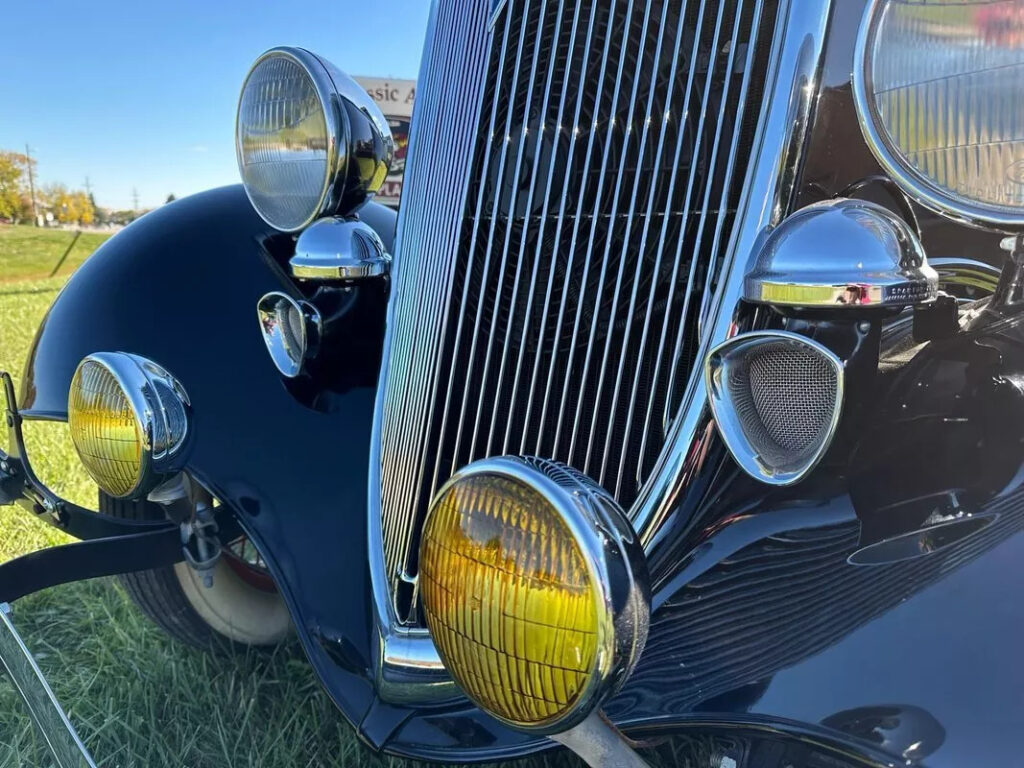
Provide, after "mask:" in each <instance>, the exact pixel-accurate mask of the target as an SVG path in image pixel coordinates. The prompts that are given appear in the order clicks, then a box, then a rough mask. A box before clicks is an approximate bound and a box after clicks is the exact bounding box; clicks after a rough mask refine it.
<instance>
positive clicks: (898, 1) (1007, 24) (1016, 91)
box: [853, 0, 1024, 230]
mask: <svg viewBox="0 0 1024 768" xmlns="http://www.w3.org/2000/svg"><path fill="white" fill-rule="evenodd" d="M853 75H854V77H853V90H854V98H855V101H856V104H857V113H858V119H859V121H860V124H861V129H862V131H863V133H864V136H865V138H866V140H867V143H868V145H869V146H870V147H871V150H872V152H873V153H874V154H875V156H876V157H877V158H878V161H879V162H880V163H881V165H882V167H883V168H885V170H886V171H887V172H888V173H889V174H890V175H891V176H892V177H893V179H894V180H895V181H897V183H899V184H900V186H901V187H902V188H903V189H904V190H905V191H906V192H907V193H908V194H909V195H911V196H912V197H913V198H915V199H916V200H917V201H918V202H920V203H921V204H922V205H926V206H928V207H930V208H932V209H934V210H938V211H941V212H945V213H947V214H950V215H952V216H954V217H956V218H958V219H961V220H966V221H968V222H971V223H975V224H991V225H995V226H996V227H999V228H1003V229H1010V230H1017V229H1019V228H1020V227H1021V226H1022V225H1024V5H1022V4H1021V3H1020V2H1019V0H994V1H992V2H970V3H969V2H962V1H961V0H939V1H938V2H929V3H921V2H913V3H911V2H906V0H871V2H869V3H868V6H867V8H866V10H865V15H864V19H863V21H862V23H861V29H860V36H859V39H858V44H857V52H856V61H855V64H854V73H853Z"/></svg>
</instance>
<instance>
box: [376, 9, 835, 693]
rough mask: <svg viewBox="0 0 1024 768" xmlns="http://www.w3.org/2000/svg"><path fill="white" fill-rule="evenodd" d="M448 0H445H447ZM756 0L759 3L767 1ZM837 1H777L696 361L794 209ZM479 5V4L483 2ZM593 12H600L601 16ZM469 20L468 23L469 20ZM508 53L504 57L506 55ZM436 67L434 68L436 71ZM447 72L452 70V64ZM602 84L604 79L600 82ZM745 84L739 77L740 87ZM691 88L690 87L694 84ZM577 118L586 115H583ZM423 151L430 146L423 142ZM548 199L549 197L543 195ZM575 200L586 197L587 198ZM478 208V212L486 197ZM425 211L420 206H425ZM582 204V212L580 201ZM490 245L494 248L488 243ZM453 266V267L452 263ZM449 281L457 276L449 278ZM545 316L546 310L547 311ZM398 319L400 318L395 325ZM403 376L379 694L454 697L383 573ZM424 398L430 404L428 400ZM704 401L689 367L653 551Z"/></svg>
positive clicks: (652, 527) (656, 484)
mask: <svg viewBox="0 0 1024 768" xmlns="http://www.w3.org/2000/svg"><path fill="white" fill-rule="evenodd" d="M550 1H553V0H550ZM441 2H444V0H441ZM597 2H599V0H595V7H596V3H597ZM613 2H614V0H613ZM758 2H759V6H760V0H758ZM437 5H438V4H436V5H435V10H434V16H433V17H432V21H431V32H430V33H428V39H429V38H430V37H431V35H432V34H433V32H434V27H435V26H436V25H437V23H438V20H437V13H438V11H437ZM831 7H832V0H800V2H796V0H782V2H780V6H779V10H778V19H779V21H778V22H777V23H776V25H775V29H776V38H775V40H774V43H773V47H772V51H771V54H770V59H769V65H768V73H767V76H766V79H765V82H766V90H765V98H764V107H763V111H762V115H761V118H760V120H759V125H758V129H757V134H756V136H755V141H754V143H753V146H754V147H755V148H757V149H755V150H753V151H752V152H751V157H752V158H754V159H753V161H752V163H751V166H750V168H749V170H748V172H747V176H746V183H745V185H744V188H743V192H742V196H741V198H740V204H739V208H738V211H737V215H736V219H735V224H734V225H733V227H732V234H731V236H730V240H729V244H728V249H727V251H726V252H725V254H724V255H723V258H722V269H721V276H720V280H719V286H718V289H717V290H716V292H715V295H714V297H713V298H712V299H711V300H710V302H709V304H708V311H707V315H706V316H707V317H708V318H713V324H712V325H710V326H709V328H708V330H707V332H706V333H705V334H703V338H702V342H701V348H700V350H698V353H697V357H696V359H697V360H701V359H703V358H704V357H705V356H706V353H707V350H708V349H710V348H711V346H713V345H714V344H717V343H719V342H721V341H722V340H724V339H725V338H727V336H728V333H729V327H730V325H731V323H732V319H733V311H734V309H735V307H736V306H737V303H738V301H739V298H740V294H741V290H742V282H743V275H744V271H745V267H746V260H747V256H749V255H750V254H752V253H753V252H754V251H755V247H756V246H757V245H758V244H759V243H760V241H761V239H762V238H763V237H764V236H765V234H766V232H767V231H768V230H769V229H770V228H771V227H772V226H774V225H775V224H777V223H778V221H779V220H780V219H781V218H782V216H783V215H784V214H785V213H786V212H787V211H788V210H789V208H790V205H791V201H792V197H793V193H794V185H795V180H796V176H797V173H798V169H799V167H800V163H801V160H802V157H803V150H804V144H805V139H806V134H807V129H808V126H809V122H810V117H811V114H812V110H813V107H814V104H815V102H816V100H817V95H818V76H819V72H820V68H821V63H822V58H823V54H824V37H825V32H826V29H827V25H828V20H829V18H830V16H831ZM476 10H477V11H478V10H479V8H478V9H476ZM451 15H458V16H460V17H463V20H465V18H466V17H469V16H474V14H473V13H460V14H449V17H450V16H451ZM591 19H593V15H592V16H591ZM701 19H702V20H703V5H702V8H701ZM466 26H468V23H467V24H466ZM506 32H507V27H506ZM591 32H592V30H590V29H588V35H587V43H586V46H587V51H586V55H587V56H588V57H589V56H590V53H591V50H590V47H591ZM609 37H610V36H606V39H605V44H604V45H605V58H604V61H607V46H608V45H609V42H610V41H609ZM506 42H507V38H506ZM504 58H505V57H504V56H502V58H501V61H502V62H503V61H504ZM429 67H430V59H429V57H428V58H425V60H424V67H423V73H424V77H423V80H424V83H425V82H426V80H427V79H428V77H429V75H430V74H433V73H432V72H430V69H429ZM436 69H437V68H436V67H435V68H434V71H435V72H436ZM690 69H691V72H690V75H689V78H691V80H692V77H693V75H694V73H693V70H694V69H695V68H693V67H691V68H690ZM446 74H447V76H450V74H449V73H446ZM604 79H605V78H604V77H602V78H601V81H602V83H603V81H604ZM744 82H748V80H747V78H746V76H745V77H744ZM691 85H692V83H691ZM598 87H601V86H600V84H599V85H598ZM745 87H746V86H741V88H745ZM421 90H422V91H423V92H424V93H425V94H430V93H431V92H432V91H433V90H434V89H428V88H426V87H425V86H421ZM687 93H689V90H688V91H687ZM579 104H580V102H579V101H577V106H576V115H577V117H578V115H579ZM418 109H419V110H420V114H426V113H427V112H428V111H431V112H432V111H433V110H432V109H430V108H428V107H425V106H423V105H420V106H418ZM560 114H561V113H560ZM478 120H479V118H478V117H477V118H476V119H474V120H473V121H472V123H471V124H472V125H476V124H477V123H478ZM491 122H492V126H493V123H494V122H495V119H494V117H493V116H492V120H491ZM576 123H577V124H578V120H577V121H576ZM423 125H424V123H423V120H422V119H421V120H420V121H415V120H414V125H413V130H414V133H413V137H412V139H413V140H412V141H411V142H410V144H411V146H412V147H413V149H412V152H413V154H414V155H415V154H418V152H417V149H419V148H420V147H423V146H424V145H423V144H421V143H420V142H427V141H429V140H430V137H429V136H428V135H426V134H425V133H424V131H425V129H424V128H423V127H422V126H423ZM680 133H681V132H680ZM421 134H423V135H421ZM594 135H595V132H594V131H591V132H590V136H589V138H588V142H587V143H588V146H587V154H586V158H587V160H586V167H587V168H588V169H589V162H590V157H591V154H592V153H591V149H592V146H593V141H594ZM576 138H577V136H576V135H575V133H574V135H573V136H572V138H571V140H570V148H569V153H570V157H571V156H572V153H573V152H574V151H575V150H576V146H577V141H576ZM677 144H678V145H677V147H676V155H675V156H676V158H677V159H678V157H679V155H680V151H681V139H680V142H678V143H677ZM420 151H427V150H425V149H422V150H420ZM734 152H735V147H733V148H731V149H730V155H731V156H732V155H733V153H734ZM503 154H504V153H503ZM410 160H411V158H410ZM435 160H436V159H435ZM485 162H486V160H485ZM503 165H504V162H503ZM466 175H468V174H466ZM442 178H443V177H442ZM567 180H568V179H566V181H567ZM467 188H468V180H467V187H463V188H462V191H461V194H462V196H463V199H464V198H465V196H466V191H467ZM549 192H550V182H549V189H548V190H546V192H545V195H547V194H548V193H549ZM563 192H564V189H563ZM443 193H444V192H442V194H443ZM691 195H692V193H691ZM567 197H568V195H566V194H563V195H562V200H561V202H560V204H559V217H558V225H557V226H558V229H557V230H556V232H557V236H561V226H562V223H563V221H564V216H563V214H564V212H565V207H566V199H567ZM545 199H547V198H546V197H545ZM405 202H408V201H403V203H405ZM577 205H578V206H579V205H580V203H578V204H577ZM477 210H478V211H479V205H478V209H477ZM408 211H409V207H408V206H406V207H404V208H403V214H404V215H400V218H399V237H398V242H399V253H398V254H397V255H396V267H395V271H396V275H400V274H401V271H402V270H403V269H415V268H416V265H408V266H406V265H404V264H402V263H401V254H400V248H401V246H400V244H401V242H403V240H404V238H406V237H414V236H417V235H418V234H419V232H418V226H419V224H420V222H415V223H414V222H412V216H410V215H409V213H408ZM461 212H462V209H461V208H460V209H459V211H458V213H459V214H461ZM417 213H418V214H422V212H419V211H418V212H417ZM577 213H579V211H578V210H577ZM421 218H422V216H421ZM480 218H481V217H480V216H479V215H478V216H476V217H474V227H476V228H478V227H479V223H480ZM574 218H575V223H574V225H573V227H574V230H573V235H572V245H571V248H570V254H571V253H572V252H573V251H574V250H575V245H576V235H577V233H578V229H579V222H580V220H581V218H582V217H581V216H579V215H577V216H575V217H574ZM717 236H718V235H716V237H717ZM660 237H661V239H662V241H663V240H664V238H665V237H666V233H665V230H664V228H663V231H662V233H661V235H660ZM488 252H490V249H489V251H488ZM740 254H747V256H743V257H740ZM445 257H446V258H447V257H448V254H445ZM570 258H571V256H570ZM680 258H681V256H680V254H679V253H677V254H676V262H675V265H674V270H675V272H674V273H673V276H674V277H675V276H676V275H678V271H679V264H680ZM448 268H451V267H450V264H449V265H448ZM438 269H440V267H438V266H436V265H435V272H436V271H437V270H438ZM442 282H443V281H442ZM674 282H675V281H674ZM396 284H397V285H399V286H401V279H400V278H399V277H396ZM448 284H450V281H449V283H448ZM550 287H551V286H550V285H549V286H548V290H547V291H546V295H545V306H547V302H548V301H549V299H550V294H551V291H550ZM565 291H566V287H565V286H563V298H564V293H565ZM438 293H441V294H444V296H443V298H444V300H445V301H447V300H448V296H447V292H446V291H439V292H438ZM431 298H433V297H429V296H428V297H423V301H424V302H429V303H430V305H431V306H434V305H436V301H434V302H431V301H430V300H431ZM397 304H398V302H397V301H396V299H395V298H393V299H392V302H391V306H390V308H389V318H388V329H389V333H388V338H387V339H386V341H385V367H386V366H387V364H388V363H387V361H388V359H389V354H388V349H389V348H390V347H391V345H392V344H395V345H402V351H403V352H404V353H406V354H410V353H413V352H415V353H418V354H427V353H430V354H433V355H434V357H433V358H432V365H431V366H430V369H431V370H433V371H434V372H435V378H434V381H433V382H432V383H431V389H432V390H433V389H434V388H435V387H436V385H437V382H438V379H437V374H438V372H439V371H438V368H439V365H440V361H439V360H437V359H436V357H437V355H436V347H434V348H432V349H431V350H423V349H422V348H420V347H418V348H417V349H416V350H411V349H409V347H410V346H411V343H412V340H411V338H410V337H411V333H412V325H413V323H412V322H411V321H412V318H410V317H409V316H408V314H403V316H402V317H401V318H395V317H394V314H395V307H396V305H397ZM564 305H565V302H564V301H563V303H562V305H561V306H562V307H563V308H564ZM406 309H407V312H410V311H411V308H409V307H407V308H406ZM423 314H424V313H422V312H417V315H418V316H419V317H420V319H422V316H423ZM546 316H547V313H545V317H546ZM561 320H562V313H561V311H560V312H559V320H558V322H559V324H561ZM396 322H397V323H398V324H397V325H396ZM393 329H397V330H396V334H397V336H396V337H395V338H394V339H392V338H391V333H390V332H391V330H393ZM420 330H422V329H420ZM538 367H539V366H535V368H534V373H533V376H532V378H531V384H530V392H531V395H532V393H533V392H534V391H535V389H534V388H535V386H536V384H537V383H538V375H537V369H538ZM455 374H456V372H454V371H452V372H451V373H450V376H454V375H455ZM395 378H396V377H394V376H388V375H387V371H386V370H385V371H382V375H381V381H382V382H383V384H382V385H381V386H380V387H379V389H378V399H377V412H376V417H375V434H374V437H373V441H372V445H371V472H370V477H369V481H370V482H369V485H370V488H369V491H370V499H371V503H370V509H369V516H370V544H371V546H370V560H371V574H372V577H373V584H374V597H375V602H376V605H377V611H378V619H379V624H380V653H379V658H380V666H379V668H378V680H377V688H378V694H379V695H380V696H381V698H382V699H385V700H388V701H404V702H414V703H417V704H425V703H428V702H439V701H442V700H447V699H450V698H452V697H453V696H456V695H457V691H456V690H455V689H454V687H453V685H452V683H451V681H450V679H449V678H448V677H447V674H446V673H445V671H444V668H443V665H442V664H441V662H440V659H439V658H438V656H437V651H436V649H435V648H434V646H433V643H432V641H431V640H430V638H429V636H428V635H427V634H426V633H425V632H424V631H423V630H418V629H411V630H410V629H407V628H403V627H399V626H396V624H395V623H394V608H393V606H392V604H391V595H390V590H389V579H388V578H387V577H386V575H385V574H386V570H385V568H384V557H383V552H382V551H381V550H380V543H381V518H380V513H381V493H382V492H384V493H387V494H394V493H395V492H396V491H398V489H396V488H387V489H382V488H381V486H380V478H381V466H380V461H381V455H382V451H383V452H384V454H386V455H387V456H388V457H389V461H390V462H392V466H393V463H394V462H397V461H399V460H406V461H414V460H415V459H419V458H420V457H419V455H418V454H417V453H416V452H415V451H412V450H410V446H409V445H408V441H409V440H410V439H413V438H414V439H415V440H416V441H421V440H422V435H423V434H424V432H423V430H421V429H419V427H420V426H422V425H423V423H424V419H425V418H428V417H429V416H430V414H423V413H422V408H423V405H424V404H423V403H421V405H420V411H419V412H417V413H416V414H415V415H414V417H413V418H412V419H409V418H408V417H409V415H410V414H409V412H408V411H406V412H404V414H403V415H401V416H400V414H398V413H397V412H391V411H389V412H388V413H383V412H382V411H383V409H384V403H385V391H386V388H387V387H388V386H396V382H395ZM403 383H404V384H406V385H408V384H409V382H408V381H407V380H405V381H399V382H398V383H397V385H401V384H403ZM552 384H553V371H552V370H549V372H548V377H547V384H546V386H545V396H544V402H543V406H542V413H545V414H546V412H547V409H548V408H549V405H550V399H551V398H550V396H551V389H552ZM407 390H408V388H407V387H406V392H405V394H406V395H408V394H409V393H408V391H407ZM450 391H451V390H450V389H449V392H450ZM403 400H404V398H403ZM533 400H534V398H533V397H532V396H531V398H530V401H531V403H532V402H533ZM426 402H427V403H429V402H430V401H426ZM706 406H707V397H706V391H705V388H704V383H703V377H702V376H700V375H696V372H695V375H693V376H691V380H690V382H689V386H688V387H687V389H686V391H685V393H684V397H683V401H682V406H681V407H680V409H679V412H678V413H679V415H678V417H677V418H676V419H675V421H674V422H673V423H672V424H671V425H670V433H669V436H668V440H667V442H666V444H665V450H664V451H663V452H662V455H661V458H660V459H659V461H658V464H657V465H656V467H655V468H654V470H653V471H652V472H651V473H650V476H649V477H650V480H649V481H648V483H647V486H646V487H645V488H644V489H643V490H642V491H641V495H640V497H639V498H638V500H637V502H636V503H635V504H634V506H633V508H632V510H631V514H632V519H633V525H634V527H635V528H636V529H637V531H638V532H639V534H640V537H641V541H642V542H643V544H644V547H645V549H648V550H649V548H650V546H651V545H652V544H653V543H654V542H655V541H656V540H657V534H658V531H659V530H660V528H661V526H662V524H663V523H664V522H665V520H667V519H668V517H669V516H670V515H671V513H672V511H673V508H674V506H673V502H674V500H675V499H676V496H675V492H676V490H677V489H678V487H679V485H680V476H681V474H682V470H683V465H684V463H685V458H686V454H687V452H688V450H689V449H690V446H691V444H693V442H694V441H695V440H696V439H697V438H698V429H699V428H701V427H702V426H703V422H704V421H705V416H704V415H705V413H706ZM400 417H401V418H402V420H403V422H402V432H401V436H402V437H403V438H404V442H400V443H399V444H398V445H397V446H396V445H393V444H391V443H389V444H388V445H387V446H382V445H381V439H382V434H381V432H382V430H381V427H382V421H384V422H385V423H387V424H388V425H389V426H392V427H393V426H394V425H395V422H394V421H393V420H394V419H396V418H400ZM448 417H449V413H448V407H447V405H446V408H445V413H444V419H445V421H447V419H448ZM385 431H388V430H385ZM389 434H390V435H391V436H393V435H394V434H395V432H394V431H393V430H391V431H389ZM525 442H526V437H525V436H524V438H523V443H524V446H525ZM398 449H401V450H398ZM413 457H415V459H414V458H413ZM392 476H394V475H392ZM436 486H437V476H436V475H435V477H434V480H433V487H434V488H436ZM405 491H406V493H408V492H409V489H405Z"/></svg>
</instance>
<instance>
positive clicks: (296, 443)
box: [21, 186, 394, 725]
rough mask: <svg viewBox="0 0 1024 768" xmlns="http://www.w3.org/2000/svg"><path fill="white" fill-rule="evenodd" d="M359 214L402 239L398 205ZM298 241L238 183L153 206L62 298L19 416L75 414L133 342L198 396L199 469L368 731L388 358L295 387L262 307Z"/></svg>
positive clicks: (193, 466)
mask: <svg viewBox="0 0 1024 768" xmlns="http://www.w3.org/2000/svg"><path fill="white" fill-rule="evenodd" d="M361 216H362V217H363V218H364V219H365V220H367V221H369V223H371V225H373V226H375V227H377V228H378V229H379V230H380V232H381V235H382V239H384V241H385V244H386V245H388V246H389V247H390V242H391V240H392V236H393V227H394V214H393V213H391V212H390V211H387V210H386V209H382V208H381V207H380V206H367V207H366V208H364V209H363V211H362V212H361ZM290 249H291V236H290V235H282V234H280V233H278V232H276V231H275V230H273V229H271V228H270V227H269V226H268V225H267V224H265V223H264V222H263V221H262V220H261V219H260V218H259V217H258V216H257V215H256V213H255V212H254V211H253V209H252V206H251V205H250V204H249V201H248V200H247V198H246V196H245V193H244V191H243V189H242V187H241V186H234V187H225V188H221V189H216V190H212V191H209V192H205V193H202V194H199V195H195V196H193V197H190V198H187V199H184V200H180V201H177V202H175V203H173V204H171V205H167V206H164V207H162V208H160V209H159V210H157V211H154V212H153V213H150V214H148V215H146V216H145V217H143V218H142V219H140V220H139V221H137V222H136V223H134V224H132V225H131V226H130V227H128V228H127V229H125V230H124V231H123V232H121V233H119V234H118V235H116V236H115V237H113V238H111V239H110V240H109V241H108V242H107V243H106V244H104V245H103V247H101V248H100V249H99V250H98V251H97V252H96V253H95V254H94V255H93V256H92V257H91V258H89V259H88V260H87V261H86V263H85V264H83V265H82V267H81V268H80V269H79V270H78V271H77V272H76V273H75V275H74V276H73V277H72V278H71V280H70V281H69V282H68V284H67V286H66V287H65V288H64V290H63V291H62V292H61V293H60V295H59V296H58V297H57V299H56V301H55V302H54V304H53V306H52V307H51V309H50V311H49V313H48V314H47V316H46V318H45V320H44V322H43V324H42V326H41V328H40V330H39V333H38V335H37V337H36V340H35V342H34V344H33V347H32V349H31V352H30V355H29V359H28V362H27V367H26V371H25V376H24V380H23V390H22V396H21V402H22V404H23V411H22V412H23V414H24V415H25V416H26V417H29V418H32V417H35V418H49V419H59V420H63V419H66V416H67V413H66V407H67V405H66V404H67V392H68V386H69V384H70V381H71V377H72V374H73V373H74V370H75V367H76V366H77V365H78V363H79V361H80V360H81V359H82V358H83V357H85V356H86V355H88V354H90V353H92V352H96V351H100V350H108V351H113V350H116V351H124V352H132V353H135V354H139V355H143V356H145V357H148V358H150V359H152V360H154V361H157V362H159V363H160V364H161V365H163V366H165V367H166V368H167V369H168V370H169V371H171V372H172V373H173V374H174V376H175V377H177V378H178V380H179V381H180V382H181V383H182V384H183V386H184V387H185V389H186V390H187V392H188V394H189V398H190V400H191V403H192V412H193V428H194V436H195V439H194V441H193V449H192V453H191V455H190V457H189V462H188V469H189V471H190V472H192V473H193V474H194V475H195V476H196V477H197V478H198V479H200V480H201V481H202V482H204V483H205V484H206V485H207V486H208V487H209V488H210V490H211V491H212V492H213V493H214V494H215V495H216V496H217V498H218V499H220V500H221V501H222V502H223V503H224V504H226V505H227V506H229V507H230V508H231V509H233V510H234V511H235V513H236V515H237V516H238V518H239V520H240V522H241V524H242V526H243V527H244V528H245V529H246V531H247V532H248V533H249V535H250V536H251V537H252V538H253V539H254V540H255V541H256V542H257V544H258V545H259V546H260V548H261V550H262V552H263V554H264V556H265V557H266V559H267V561H268V565H269V567H270V569H271V571H272V573H273V575H274V577H275V580H276V581H277V583H278V585H279V587H280V588H281V591H282V593H283V595H284V597H285V600H286V601H287V603H288V605H289V608H290V609H291V612H292V616H293V618H294V621H295V624H296V627H297V630H298V634H299V636H300V638H301V639H302V642H303V644H304V646H305V648H306V650H307V653H308V655H309V658H310V660H311V662H312V664H313V666H314V668H315V669H316V671H317V673H318V674H319V676H320V678H321V679H322V680H323V682H324V684H325V687H326V688H327V690H328V691H329V692H330V694H331V696H332V697H333V698H334V700H335V701H336V703H337V704H338V706H339V707H340V708H341V709H342V711H343V712H344V713H345V715H346V716H347V717H348V719H349V720H351V721H352V722H353V723H355V724H356V725H358V724H359V723H360V722H361V721H362V720H363V716H364V715H365V713H366V712H367V710H368V709H369V708H370V706H371V704H372V701H373V691H372V688H371V685H370V683H369V681H368V676H367V673H366V670H367V669H372V668H373V664H372V662H371V657H370V654H371V649H372V647H373V646H372V643H371V637H370V630H371V628H372V627H373V626H374V624H373V621H372V620H371V618H370V617H371V605H370V603H369V601H368V597H369V595H370V594H371V589H370V583H369V573H368V570H367V567H366V562H367V557H366V540H367V533H366V513H365V510H366V477H367V461H368V455H369V441H370V430H371V415H372V412H373V402H374V392H375V383H376V376H377V367H376V366H377V365H379V360H377V361H368V360H367V359H366V357H365V356H364V357H361V358H359V359H358V366H359V367H360V368H362V369H363V370H359V371H355V372H354V373H355V374H357V375H353V376H347V377H346V381H345V386H344V388H342V389H341V391H335V392H329V393H320V395H321V396H318V397H316V398H311V397H310V396H309V393H308V392H306V393H296V390H295V388H294V387H292V388H291V389H289V388H288V387H286V385H285V383H284V381H283V380H282V378H281V376H280V375H279V374H278V372H277V370H276V368H275V367H274V365H273V363H272V362H271V360H270V357H269V355H268V354H267V351H266V348H265V346H264V343H263V340H262V338H261V335H260V333H259V327H258V324H257V319H256V303H257V301H258V299H259V298H260V297H261V296H262V295H264V294H265V293H267V292H268V291H283V292H286V293H291V294H295V292H296V288H295V286H294V285H293V283H292V281H291V280H290V278H289V277H288V276H287V274H286V272H285V270H284V268H283V264H284V257H286V255H287V253H288V252H289V251H290ZM282 254H283V255H282ZM376 303H377V304H379V305H381V306H380V312H379V313H378V314H377V316H374V317H379V319H378V320H376V321H372V320H365V318H364V324H363V326H362V327H358V328H351V329H349V332H350V333H358V334H359V336H360V338H359V341H360V343H361V344H362V346H364V347H365V342H366V339H367V338H373V337H374V336H376V337H377V338H379V337H381V336H382V333H383V303H384V302H383V301H377V302H376ZM371 314H372V313H371ZM342 346H343V345H342Z"/></svg>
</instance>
